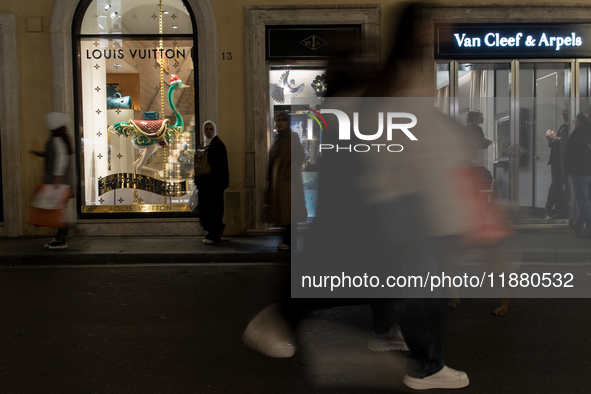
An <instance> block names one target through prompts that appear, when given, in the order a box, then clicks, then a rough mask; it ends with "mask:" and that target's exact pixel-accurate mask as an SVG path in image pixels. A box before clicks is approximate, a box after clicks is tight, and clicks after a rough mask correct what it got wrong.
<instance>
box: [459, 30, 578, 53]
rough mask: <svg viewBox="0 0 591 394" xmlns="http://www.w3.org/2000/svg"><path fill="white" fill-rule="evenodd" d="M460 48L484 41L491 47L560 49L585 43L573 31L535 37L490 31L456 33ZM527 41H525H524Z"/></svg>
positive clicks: (473, 45)
mask: <svg viewBox="0 0 591 394" xmlns="http://www.w3.org/2000/svg"><path fill="white" fill-rule="evenodd" d="M454 38H455V41H456V44H457V46H458V48H474V47H480V46H481V43H482V42H484V45H486V46H487V47H489V48H503V47H522V44H524V45H525V47H551V48H554V49H555V50H557V51H560V49H561V48H562V47H580V46H582V45H583V38H582V37H579V36H577V34H576V33H575V32H572V33H571V34H570V36H549V35H548V34H546V33H545V32H542V34H541V35H539V36H536V37H535V38H534V36H533V35H528V36H525V35H524V34H523V33H521V32H519V33H517V34H516V35H515V36H503V35H501V34H500V33H496V32H489V33H486V34H484V37H482V38H481V37H469V36H467V35H466V33H462V34H461V35H460V34H459V33H454ZM524 41H525V42H524Z"/></svg>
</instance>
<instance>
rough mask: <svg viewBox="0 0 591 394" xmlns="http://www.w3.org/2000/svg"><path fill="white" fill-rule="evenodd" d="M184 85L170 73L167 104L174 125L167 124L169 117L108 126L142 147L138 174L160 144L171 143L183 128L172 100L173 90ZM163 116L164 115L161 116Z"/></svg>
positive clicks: (138, 161)
mask: <svg viewBox="0 0 591 394" xmlns="http://www.w3.org/2000/svg"><path fill="white" fill-rule="evenodd" d="M188 87H190V86H188V85H184V84H183V83H182V81H181V80H180V78H179V77H178V75H175V74H170V87H169V88H168V104H169V105H170V108H172V111H173V113H174V115H175V117H176V123H175V124H174V125H170V124H169V121H170V120H169V119H160V120H144V119H141V120H132V119H130V120H129V121H127V122H117V123H115V124H113V125H112V126H110V127H109V131H110V132H112V133H115V134H118V135H123V136H125V137H130V136H131V137H133V143H134V144H135V145H136V146H137V147H138V148H144V153H143V155H142V157H141V158H140V159H138V160H136V162H135V163H133V165H134V166H135V172H136V174H139V173H140V171H141V170H142V168H143V166H144V164H145V163H146V161H147V160H148V159H149V158H150V156H151V155H152V154H153V153H154V152H156V150H157V149H158V148H159V147H161V146H170V145H172V144H173V143H174V142H175V141H176V140H177V138H178V137H179V135H181V133H182V132H183V130H184V127H185V125H184V122H183V117H182V116H181V114H180V113H179V111H178V110H177V109H176V107H175V105H174V102H173V100H172V98H173V95H174V92H176V91H177V90H178V89H184V88H188ZM162 117H163V118H164V116H162Z"/></svg>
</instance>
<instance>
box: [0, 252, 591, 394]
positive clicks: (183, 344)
mask: <svg viewBox="0 0 591 394" xmlns="http://www.w3.org/2000/svg"><path fill="white" fill-rule="evenodd" d="M285 270H289V266H288V265H285V264H269V263H263V264H257V263H238V264H234V263H218V264H189V265H176V264H166V265H158V264H153V265H136V266H129V265H126V266H119V265H100V266H90V265H88V266H56V265H46V266H24V267H7V266H5V267H2V268H0V300H1V303H0V316H1V317H2V318H1V319H0V349H1V350H0V393H2V394H5V393H9V394H12V393H27V394H29V393H408V392H412V390H410V389H407V388H405V387H404V386H402V384H401V380H402V376H403V375H404V366H405V359H404V356H403V355H402V354H399V353H398V354H397V353H378V354H376V353H371V352H369V351H368V350H367V349H366V347H365V346H366V341H367V330H368V328H369V325H370V321H371V314H370V310H369V308H368V307H367V306H363V305H361V306H349V307H338V308H333V309H329V310H324V311H318V312H314V313H313V314H312V315H311V316H310V318H309V319H307V320H305V321H304V323H303V324H302V326H301V328H300V330H299V335H298V338H299V339H298V340H299V344H300V349H299V351H298V353H297V354H296V356H295V357H294V358H293V359H284V360H278V359H269V358H266V357H264V356H261V355H259V354H258V353H255V352H253V351H251V350H250V349H248V348H246V347H245V346H243V345H242V343H241V342H240V336H241V333H242V331H243V329H244V327H245V324H246V322H247V321H248V318H249V317H250V316H251V315H252V314H253V313H254V312H256V311H257V310H258V309H260V308H261V307H263V306H264V305H266V304H267V303H269V302H271V301H272V300H273V294H274V288H273V287H275V290H276V287H277V285H278V281H277V277H278V276H279V275H280V274H281V273H285ZM498 304H499V301H498V300H496V299H480V300H477V299H465V300H462V301H461V304H460V306H459V307H458V309H457V310H452V309H448V310H446V316H447V317H448V323H449V324H448V330H447V342H446V357H447V363H448V365H450V366H452V367H454V368H458V369H462V370H465V371H466V372H467V373H468V374H469V377H470V380H471V384H470V386H469V387H468V388H466V389H464V390H461V391H460V392H463V393H588V392H589V387H591V376H590V375H589V370H591V358H589V357H588V352H589V351H588V348H589V335H588V332H589V327H591V317H590V314H589V312H588V311H589V310H590V309H591V308H590V307H591V301H590V300H586V299H585V300H566V299H546V300H526V299H516V300H514V301H513V304H512V305H511V308H510V310H509V314H508V315H507V316H504V317H499V316H493V315H492V314H491V311H492V310H493V309H494V308H495V307H496V306H498ZM431 392H434V393H438V392H440V391H437V390H435V391H431Z"/></svg>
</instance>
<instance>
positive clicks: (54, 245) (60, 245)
mask: <svg viewBox="0 0 591 394" xmlns="http://www.w3.org/2000/svg"><path fill="white" fill-rule="evenodd" d="M43 248H44V249H68V244H67V243H66V241H58V240H56V239H55V238H54V239H52V240H51V242H50V243H48V244H45V245H44V246H43Z"/></svg>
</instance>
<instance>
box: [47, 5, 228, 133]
mask: <svg viewBox="0 0 591 394" xmlns="http://www.w3.org/2000/svg"><path fill="white" fill-rule="evenodd" d="M79 2H80V0H56V2H55V4H54V6H53V12H52V14H51V25H50V34H51V48H52V55H51V65H52V86H53V91H52V95H53V106H54V110H56V111H60V112H65V113H68V114H70V115H73V114H74V92H73V89H72V83H71V82H72V81H73V80H74V70H73V62H72V22H73V20H74V13H75V11H76V7H77V6H78V3H79ZM186 2H187V4H188V5H189V6H190V7H191V9H192V11H193V14H194V15H195V21H196V23H197V26H196V27H197V32H198V43H197V50H198V55H199V56H198V59H199V63H198V67H199V74H198V78H199V97H200V102H199V115H200V119H211V120H214V121H216V122H217V121H218V104H217V103H218V78H217V68H218V66H217V23H216V21H215V14H214V12H213V8H212V7H211V3H210V1H209V0H186ZM205 59H207V62H206V61H205Z"/></svg>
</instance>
